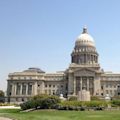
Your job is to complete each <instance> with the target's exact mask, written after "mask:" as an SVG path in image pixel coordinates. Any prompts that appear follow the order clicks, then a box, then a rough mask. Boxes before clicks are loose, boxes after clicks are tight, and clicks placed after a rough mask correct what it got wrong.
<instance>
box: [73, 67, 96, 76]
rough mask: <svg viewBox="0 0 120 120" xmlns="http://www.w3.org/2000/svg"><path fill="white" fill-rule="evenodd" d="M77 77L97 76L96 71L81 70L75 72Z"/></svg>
mask: <svg viewBox="0 0 120 120" xmlns="http://www.w3.org/2000/svg"><path fill="white" fill-rule="evenodd" d="M74 75H75V76H95V71H94V70H92V69H87V68H81V69H77V70H75V71H74Z"/></svg>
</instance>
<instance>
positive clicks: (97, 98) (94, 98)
mask: <svg viewBox="0 0 120 120" xmlns="http://www.w3.org/2000/svg"><path fill="white" fill-rule="evenodd" d="M91 100H95V101H99V100H100V98H99V97H98V96H91Z"/></svg>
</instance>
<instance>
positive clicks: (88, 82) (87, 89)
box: [87, 77, 89, 91]
mask: <svg viewBox="0 0 120 120" xmlns="http://www.w3.org/2000/svg"><path fill="white" fill-rule="evenodd" d="M87 91H89V77H87Z"/></svg>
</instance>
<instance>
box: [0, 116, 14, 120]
mask: <svg viewBox="0 0 120 120" xmlns="http://www.w3.org/2000/svg"><path fill="white" fill-rule="evenodd" d="M0 120H12V119H10V118H5V117H0Z"/></svg>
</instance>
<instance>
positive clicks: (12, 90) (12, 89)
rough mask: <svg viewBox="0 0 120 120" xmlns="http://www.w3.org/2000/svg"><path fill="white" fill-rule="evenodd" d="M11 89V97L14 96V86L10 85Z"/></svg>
mask: <svg viewBox="0 0 120 120" xmlns="http://www.w3.org/2000/svg"><path fill="white" fill-rule="evenodd" d="M11 85H12V88H11V95H12V96H13V95H14V84H13V83H12V84H11Z"/></svg>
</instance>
